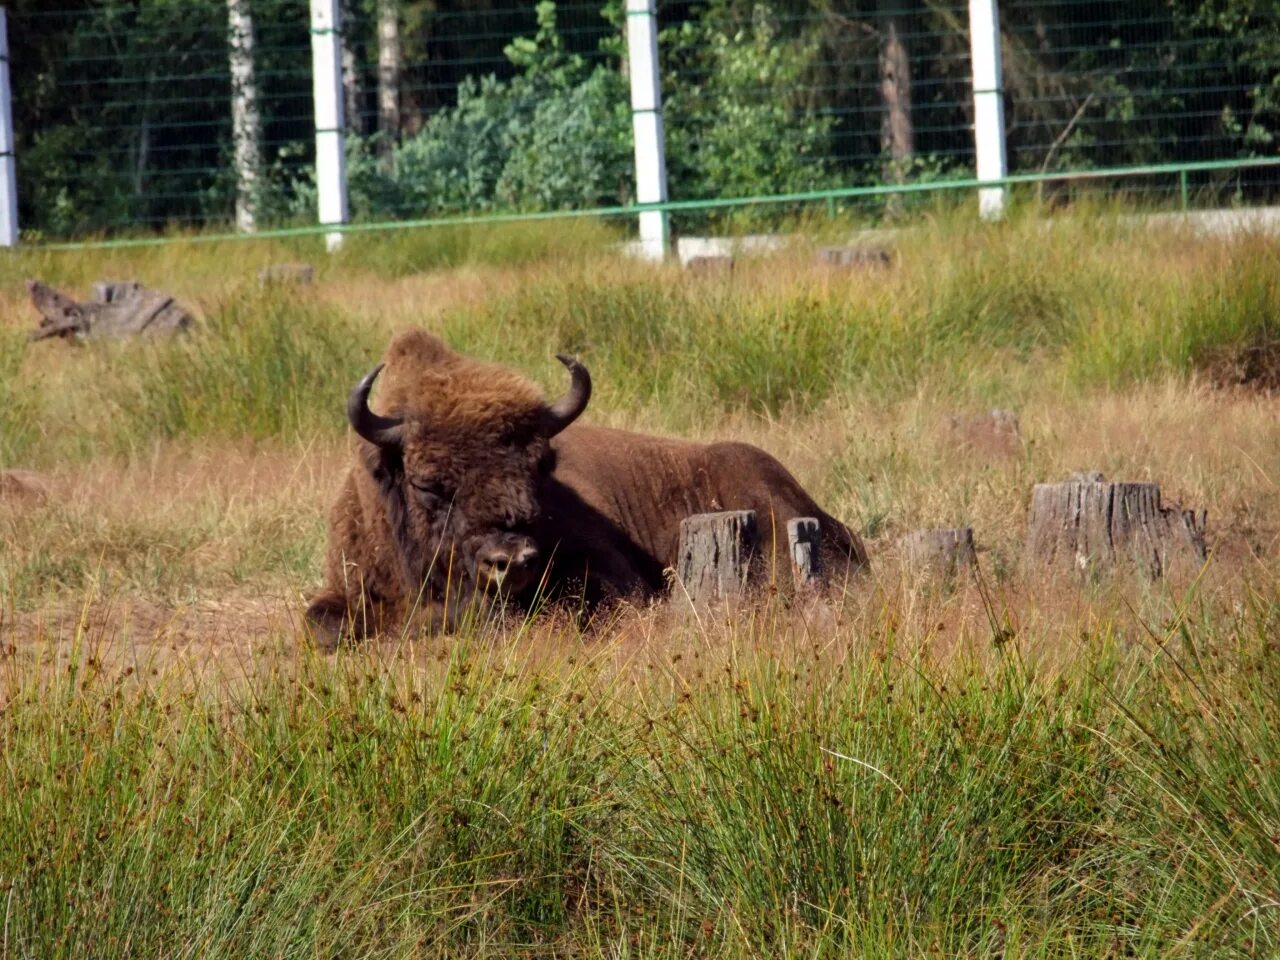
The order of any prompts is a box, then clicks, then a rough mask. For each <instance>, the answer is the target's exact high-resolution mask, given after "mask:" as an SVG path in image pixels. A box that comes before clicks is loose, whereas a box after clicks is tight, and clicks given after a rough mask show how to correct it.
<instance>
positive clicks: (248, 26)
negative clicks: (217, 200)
mask: <svg viewBox="0 0 1280 960" xmlns="http://www.w3.org/2000/svg"><path fill="white" fill-rule="evenodd" d="M227 28H228V29H227V47H228V55H229V59H230V65H231V138H232V141H233V144H234V147H235V169H236V228H237V229H238V230H240V231H241V232H243V233H253V231H254V229H255V226H256V216H257V198H258V174H259V171H260V170H261V167H262V146H261V141H262V115H261V113H260V112H259V110H258V82H257V79H256V78H255V77H254V72H253V14H252V13H251V12H250V9H249V0H227Z"/></svg>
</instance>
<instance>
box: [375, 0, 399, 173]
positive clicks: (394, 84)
mask: <svg viewBox="0 0 1280 960" xmlns="http://www.w3.org/2000/svg"><path fill="white" fill-rule="evenodd" d="M400 72H401V49H400V10H399V4H398V3H397V2H396V0H378V133H379V135H380V139H379V141H378V152H379V155H380V156H381V158H382V163H383V166H384V167H389V166H390V164H391V161H392V156H393V151H394V149H395V145H396V143H397V142H398V141H399V139H400Z"/></svg>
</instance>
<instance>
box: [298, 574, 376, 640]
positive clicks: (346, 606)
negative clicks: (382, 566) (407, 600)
mask: <svg viewBox="0 0 1280 960" xmlns="http://www.w3.org/2000/svg"><path fill="white" fill-rule="evenodd" d="M353 606H354V609H353ZM382 613H383V605H382V604H379V603H376V602H373V601H372V600H371V599H370V598H369V597H367V596H364V595H361V596H359V597H357V598H355V602H354V605H353V603H352V600H351V598H349V597H347V596H346V595H345V594H344V593H342V592H341V591H338V590H333V589H331V588H326V589H324V590H321V591H320V592H319V593H318V594H316V595H315V597H314V598H312V600H311V603H310V604H309V605H308V606H307V612H306V614H305V615H304V616H305V618H306V622H307V628H308V632H309V633H310V636H311V639H312V642H314V643H315V645H316V649H318V650H321V651H323V652H324V653H333V652H334V651H335V650H337V649H338V647H339V645H341V643H342V642H343V641H344V640H348V641H355V640H363V639H364V638H365V637H367V636H370V635H371V634H374V633H377V632H378V628H379V625H380V623H381V621H382V619H383V618H382V616H381V614H382Z"/></svg>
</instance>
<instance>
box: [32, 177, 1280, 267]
mask: <svg viewBox="0 0 1280 960" xmlns="http://www.w3.org/2000/svg"><path fill="white" fill-rule="evenodd" d="M1267 167H1280V157H1255V158H1249V159H1244V160H1203V161H1199V162H1194V163H1169V164H1154V165H1149V166H1132V167H1112V168H1109V169H1102V170H1075V171H1069V172H1055V173H1048V172H1046V173H1019V174H1012V175H1010V176H1007V177H1002V178H1000V179H992V180H978V179H976V178H974V177H964V178H958V179H950V180H934V181H929V182H924V183H903V184H895V185H892V186H884V185H877V186H865V187H839V188H834V189H830V190H809V191H804V192H800V193H777V194H761V195H758V196H747V197H717V198H714V199H707V200H668V201H666V202H665V203H644V204H639V203H637V204H627V205H624V206H613V207H595V208H591V209H587V210H572V209H570V210H541V211H536V212H530V213H486V214H477V215H472V216H450V217H422V218H419V219H410V220H384V221H380V222H377V223H343V224H329V225H318V226H306V227H284V228H278V229H272V230H261V231H258V232H256V233H193V234H189V235H185V236H184V235H171V236H157V237H129V238H120V239H104V240H83V241H76V242H68V243H41V244H35V245H28V247H29V248H30V247H32V246H34V247H35V248H37V249H40V250H89V249H104V248H123V247H146V246H155V245H158V244H166V243H174V242H185V243H223V242H227V241H232V240H273V239H283V238H290V237H315V236H327V235H329V234H334V233H338V234H361V233H379V232H384V231H390V230H414V229H422V228H429V227H456V226H472V225H479V224H497V223H528V222H536V221H541V220H568V219H576V218H583V217H634V216H636V215H638V214H640V213H643V212H645V211H648V210H666V211H668V212H675V211H696V210H716V209H724V208H730V207H748V206H759V205H774V204H801V203H818V202H823V201H828V200H850V199H868V198H876V197H887V196H893V195H897V194H924V193H939V192H945V191H956V190H977V189H984V188H1000V187H1012V186H1018V185H1023V184H1035V183H1060V182H1064V181H1085V180H1120V179H1125V178H1130V177H1155V176H1169V175H1176V176H1178V177H1179V178H1180V179H1182V178H1185V177H1186V176H1187V175H1188V174H1193V173H1214V172H1229V171H1235V170H1244V169H1253V168H1267Z"/></svg>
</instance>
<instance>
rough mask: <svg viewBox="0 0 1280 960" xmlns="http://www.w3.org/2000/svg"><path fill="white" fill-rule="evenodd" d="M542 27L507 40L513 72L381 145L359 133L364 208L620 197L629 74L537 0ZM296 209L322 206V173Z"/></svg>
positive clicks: (529, 204)
mask: <svg viewBox="0 0 1280 960" xmlns="http://www.w3.org/2000/svg"><path fill="white" fill-rule="evenodd" d="M537 16H538V31H537V34H536V35H535V36H533V37H518V38H516V39H515V40H513V41H512V42H511V44H509V45H508V46H507V48H506V50H505V53H506V56H507V58H508V60H509V61H510V62H511V64H512V65H513V67H515V69H516V71H517V72H516V74H515V75H514V76H513V77H512V78H511V79H510V80H500V79H498V77H497V76H496V75H493V74H490V75H487V76H484V77H480V78H478V79H477V78H474V77H469V78H467V79H466V80H464V81H463V82H462V83H461V84H460V85H459V87H458V90H457V104H456V106H453V107H450V108H446V109H443V110H440V111H438V112H436V113H435V114H433V115H432V116H431V118H430V119H428V120H427V122H426V124H425V125H424V127H423V129H422V130H421V131H420V132H419V133H417V134H415V135H413V136H410V137H407V138H406V139H405V140H404V141H403V142H401V143H399V144H396V145H394V147H393V148H392V151H391V161H390V163H389V164H387V163H385V162H384V161H383V160H382V159H381V158H380V157H378V156H377V146H378V141H377V138H376V137H375V138H371V139H368V140H363V139H360V138H352V140H351V141H350V143H349V150H348V183H349V191H350V199H351V206H352V210H353V212H354V214H355V215H356V216H357V217H363V218H377V217H385V216H401V217H405V216H410V217H411V216H428V215H431V214H438V213H441V212H481V211H486V210H497V209H503V210H557V209H565V208H583V207H592V206H606V205H613V204H617V203H619V202H620V201H622V200H625V199H626V197H627V194H628V191H629V187H628V184H629V182H630V177H631V173H630V165H629V164H630V156H631V143H630V113H629V111H628V108H627V91H626V87H625V81H624V79H623V78H622V77H621V76H620V75H619V74H618V72H617V71H616V70H612V69H609V68H608V67H607V66H605V65H603V64H597V65H596V66H595V67H589V66H588V65H587V62H586V61H585V60H584V59H583V58H582V57H581V56H579V55H576V54H570V53H567V52H566V51H565V48H564V42H563V40H562V38H561V36H560V34H559V32H558V31H557V29H556V7H555V4H554V3H552V2H550V0H544V2H543V3H540V4H539V5H538V7H537ZM294 195H295V200H294V203H293V206H294V210H295V212H296V215H298V216H299V217H303V216H305V215H306V214H307V212H308V211H310V210H311V209H314V184H313V183H309V184H305V185H303V186H301V188H298V189H295V191H294Z"/></svg>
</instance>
